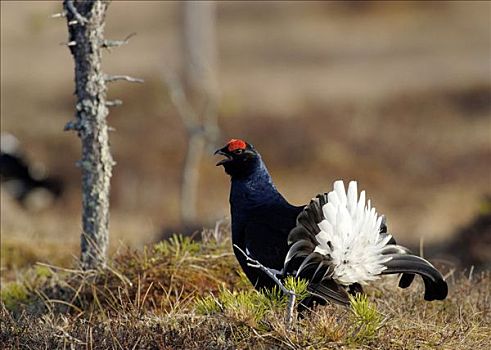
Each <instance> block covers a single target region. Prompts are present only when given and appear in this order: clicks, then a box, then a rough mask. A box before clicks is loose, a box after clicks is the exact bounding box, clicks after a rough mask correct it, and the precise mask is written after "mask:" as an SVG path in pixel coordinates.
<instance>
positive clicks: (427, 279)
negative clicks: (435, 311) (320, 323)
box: [215, 139, 447, 306]
mask: <svg viewBox="0 0 491 350" xmlns="http://www.w3.org/2000/svg"><path fill="white" fill-rule="evenodd" d="M215 154H219V155H222V156H225V158H224V159H222V160H220V161H219V162H218V163H217V166H219V165H221V166H223V167H224V169H225V172H226V173H227V174H228V175H230V177H231V190H230V208H231V215H232V242H233V244H234V246H238V247H239V248H240V249H241V250H242V251H244V252H245V253H246V254H247V255H248V256H249V257H251V258H252V259H255V260H257V261H259V262H260V263H261V264H263V265H264V266H265V267H267V268H269V269H270V270H271V271H273V272H274V273H275V274H276V276H277V277H278V278H284V277H286V276H287V275H296V276H299V277H303V278H306V279H308V280H309V287H308V290H309V292H310V293H311V296H310V297H309V298H307V299H306V300H305V301H304V305H305V306H309V305H311V304H312V302H313V301H317V302H319V303H325V302H326V301H334V302H337V303H340V304H347V303H349V297H348V293H356V292H362V284H366V283H367V282H369V281H371V280H374V279H377V278H378V277H379V276H380V275H382V274H397V273H402V277H401V279H400V282H399V286H400V287H401V288H406V287H408V286H409V285H410V284H411V283H412V281H413V279H414V274H418V275H420V276H422V278H423V281H424V283H425V299H426V300H442V299H445V297H446V296H447V284H446V282H445V281H444V279H443V277H442V275H441V274H440V272H438V270H436V269H435V268H434V267H433V266H432V265H431V264H430V263H429V262H428V261H426V260H424V259H422V258H420V257H418V256H415V255H413V254H411V252H410V251H409V250H408V249H407V248H404V247H402V246H399V245H397V244H396V242H395V240H394V239H393V238H392V236H391V235H390V234H388V233H387V226H386V224H385V219H384V217H383V216H379V215H378V214H377V213H376V212H375V208H372V207H371V203H370V201H368V204H367V205H365V192H364V191H363V192H361V193H360V196H359V197H358V193H357V187H356V182H354V181H353V182H351V183H350V185H349V188H348V191H347V192H346V191H345V189H344V184H343V183H342V181H336V182H335V183H334V189H333V191H331V192H330V193H325V194H320V195H317V197H315V198H314V199H312V201H311V202H310V204H308V205H306V206H300V207H297V206H293V205H291V204H289V203H288V202H287V201H286V200H285V198H284V197H283V196H282V195H281V194H280V193H279V192H278V190H277V189H276V187H275V186H274V184H273V181H272V179H271V176H270V175H269V172H268V170H267V169H266V166H265V165H264V162H263V161H262V159H261V156H260V155H259V153H258V152H257V151H256V150H255V148H254V147H253V146H252V145H251V144H249V143H247V142H245V141H243V140H239V139H232V140H230V141H229V142H228V143H227V144H226V145H225V146H224V147H223V148H220V149H218V150H217V151H216V152H215ZM234 253H235V256H236V257H237V260H238V261H239V263H240V266H241V267H242V269H243V270H244V272H245V274H246V276H247V277H248V279H249V280H250V281H251V283H252V284H253V285H254V286H255V288H256V289H263V288H268V289H269V288H272V287H273V286H274V285H275V283H274V281H273V280H272V279H271V278H270V277H269V276H268V275H267V274H265V273H264V272H262V271H261V270H260V269H257V268H254V267H250V266H248V264H247V259H246V257H245V256H244V254H243V253H242V252H241V251H240V250H239V249H237V248H235V247H234Z"/></svg>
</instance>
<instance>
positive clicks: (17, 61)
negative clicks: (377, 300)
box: [1, 1, 491, 270]
mask: <svg viewBox="0 0 491 350" xmlns="http://www.w3.org/2000/svg"><path fill="white" fill-rule="evenodd" d="M60 10H61V3H60V2H42V1H32V2H27V1H2V2H1V127H2V131H8V132H11V133H13V134H14V135H15V136H16V137H17V138H19V139H20V141H21V142H22V144H23V149H24V151H25V153H26V156H27V158H28V159H29V160H30V161H32V162H36V163H39V164H43V166H44V168H45V170H46V171H47V172H48V173H49V174H52V175H55V176H58V177H61V178H62V179H63V181H64V183H65V185H66V188H65V192H64V193H63V195H62V197H61V198H60V200H58V201H57V202H55V203H54V204H53V205H52V206H49V207H47V208H44V209H43V210H33V209H30V210H29V209H24V208H21V207H20V206H19V205H18V204H17V203H16V202H14V201H13V200H12V199H11V198H10V197H9V196H8V194H6V193H5V191H2V202H1V204H2V206H1V229H2V232H1V233H2V252H3V254H2V265H3V266H2V270H3V269H5V267H6V264H7V265H9V266H7V268H9V267H12V266H14V267H15V264H16V261H17V260H18V261H19V262H18V263H19V264H21V261H23V259H31V260H33V261H35V260H39V259H46V257H49V256H50V254H51V253H53V252H54V253H53V254H51V255H53V256H54V255H55V253H56V254H60V253H63V254H64V256H70V255H71V254H74V255H77V254H78V242H79V235H80V226H81V225H80V187H79V184H80V175H79V171H78V169H77V168H76V167H75V162H76V161H77V160H78V158H79V152H80V142H79V139H78V138H77V137H76V135H75V134H73V133H67V132H63V126H64V124H65V123H66V122H67V121H68V120H70V119H71V118H72V117H73V113H74V112H73V108H74V96H73V94H72V92H73V89H74V87H73V86H74V85H73V61H72V57H71V55H70V53H69V51H68V49H67V48H66V47H65V46H61V45H59V43H61V42H64V41H66V40H67V29H66V23H65V20H64V19H51V18H50V15H51V14H53V13H56V12H59V11H60ZM177 10H178V4H177V3H173V2H158V1H148V2H145V1H138V2H136V1H135V2H131V1H125V2H122V1H114V2H113V3H111V5H110V7H109V10H108V17H107V21H106V30H105V32H106V37H107V38H109V39H122V38H124V37H126V36H127V35H128V34H129V33H131V32H136V33H137V34H138V35H137V36H136V37H134V38H132V39H131V42H130V43H129V45H126V46H124V47H121V48H116V49H113V50H112V51H111V52H110V53H109V52H108V53H106V54H105V56H104V70H105V71H106V72H107V73H110V74H129V75H132V76H137V77H142V78H144V79H145V83H144V84H143V85H131V84H127V83H124V82H121V83H113V84H112V85H110V86H109V97H110V98H119V99H122V100H123V102H124V105H123V106H122V107H119V108H116V109H111V111H110V115H109V123H110V125H111V126H113V127H114V128H115V129H116V132H114V133H112V134H111V144H112V153H113V156H114V158H115V160H116V161H117V166H116V167H115V168H114V176H113V180H112V198H111V200H112V206H111V208H112V214H111V215H112V216H111V242H112V245H113V247H118V246H119V242H127V243H129V244H130V245H133V246H141V245H142V244H144V243H148V242H150V241H153V240H155V239H156V237H157V234H158V233H159V232H160V231H161V229H162V228H165V227H171V226H172V227H175V226H176V225H178V224H179V183H180V173H181V166H182V162H183V156H184V153H185V149H186V136H185V132H184V128H183V126H182V123H181V120H180V119H179V117H178V116H177V114H176V111H175V108H174V106H173V105H172V103H171V102H170V100H169V97H168V92H167V91H166V86H165V84H164V82H163V81H162V79H161V73H162V71H163V70H164V69H170V70H173V69H177V68H176V67H178V65H179V60H180V57H179V52H180V51H179V48H178V47H179V42H178V39H179V36H178V33H177V27H178V26H177V24H178V21H179V16H178V15H177ZM490 11H491V4H490V3H488V2H470V1H465V2H456V1H455V2H453V1H452V2H394V3H391V2H296V3H294V2H265V3H262V2H261V3H259V2H219V3H218V5H217V34H218V39H217V41H218V57H219V66H218V79H219V82H220V90H221V100H220V106H219V124H220V127H221V128H222V141H226V140H227V139H229V138H232V137H235V138H244V139H245V140H247V141H249V142H251V143H252V144H254V145H255V146H256V148H258V149H259V150H260V152H261V154H262V155H263V158H264V159H265V161H266V164H267V165H268V167H269V169H270V171H271V173H272V176H273V178H274V180H275V182H276V184H277V187H278V188H279V190H280V191H281V192H282V193H283V194H284V195H285V196H286V198H287V199H289V200H290V201H291V202H293V203H294V204H298V205H299V204H304V203H307V202H308V201H309V200H310V198H311V197H312V196H313V195H315V194H316V193H317V192H320V191H326V190H329V189H330V187H331V184H332V181H333V180H335V179H339V178H342V179H345V180H350V179H357V180H358V181H359V186H360V187H361V188H364V189H366V190H367V192H368V195H369V197H371V198H372V201H373V203H374V204H375V206H376V207H377V209H378V211H379V212H382V213H384V214H385V215H386V216H387V217H388V222H389V227H390V228H391V231H392V232H394V233H395V234H396V236H397V237H399V240H400V241H401V242H403V243H409V244H418V242H419V241H420V239H421V237H424V241H425V243H426V242H430V243H431V242H437V241H442V240H448V239H449V237H450V236H451V235H452V234H454V233H455V232H456V230H458V229H459V227H462V226H464V225H466V224H467V223H468V222H470V221H471V220H472V219H473V218H474V217H475V216H476V215H477V214H478V213H479V212H480V210H481V211H482V210H483V209H482V205H481V204H480V203H481V199H482V198H483V196H484V195H485V194H489V193H491V162H490V159H491V157H490V156H491V119H490V117H491V112H490V96H491V82H490V75H491V67H490V62H491V57H490ZM216 161H217V159H215V158H213V156H212V152H211V150H209V152H208V155H207V156H206V157H205V158H204V159H203V161H202V165H201V170H202V176H201V180H200V188H199V197H200V200H199V203H198V206H199V208H198V209H199V218H200V222H201V223H202V224H203V225H213V224H214V223H215V221H216V220H217V219H221V218H223V217H224V216H226V215H228V190H229V180H228V178H227V177H226V176H225V174H224V173H223V170H222V169H221V168H216V167H215V166H214V164H215V163H216ZM60 244H61V245H60ZM7 253H8V254H10V257H9V258H8V259H9V260H8V261H7V260H5V258H4V257H5V256H6V255H7ZM12 256H13V257H12Z"/></svg>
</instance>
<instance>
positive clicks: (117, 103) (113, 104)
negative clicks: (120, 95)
mask: <svg viewBox="0 0 491 350" xmlns="http://www.w3.org/2000/svg"><path fill="white" fill-rule="evenodd" d="M122 104H123V101H121V100H114V101H106V107H118V106H121V105H122Z"/></svg>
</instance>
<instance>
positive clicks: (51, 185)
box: [0, 133, 63, 205]
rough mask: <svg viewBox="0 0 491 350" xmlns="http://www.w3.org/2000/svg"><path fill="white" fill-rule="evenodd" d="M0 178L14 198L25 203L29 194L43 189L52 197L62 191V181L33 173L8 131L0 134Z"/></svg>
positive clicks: (18, 145) (55, 196)
mask: <svg viewBox="0 0 491 350" xmlns="http://www.w3.org/2000/svg"><path fill="white" fill-rule="evenodd" d="M0 141H1V144H0V179H1V183H2V187H4V188H5V189H6V190H7V191H8V192H9V193H10V194H11V195H12V196H13V197H14V198H15V199H16V200H18V201H19V202H20V203H21V204H23V205H24V204H25V202H26V200H27V198H28V197H29V195H30V194H31V193H32V192H33V191H35V190H37V189H43V190H46V191H47V192H48V193H50V195H51V196H53V197H54V198H58V197H59V196H60V195H61V193H62V191H63V183H62V181H61V180H60V179H57V178H54V177H39V176H35V175H33V172H32V170H31V167H30V165H29V163H28V161H27V160H26V159H25V157H24V156H23V154H22V152H21V148H20V142H19V141H18V140H17V138H16V137H15V136H13V135H12V134H9V133H2V134H1V136H0Z"/></svg>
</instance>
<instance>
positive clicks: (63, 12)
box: [51, 11, 66, 18]
mask: <svg viewBox="0 0 491 350" xmlns="http://www.w3.org/2000/svg"><path fill="white" fill-rule="evenodd" d="M63 17H66V12H65V11H61V12H58V13H54V14H52V15H51V18H63Z"/></svg>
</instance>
